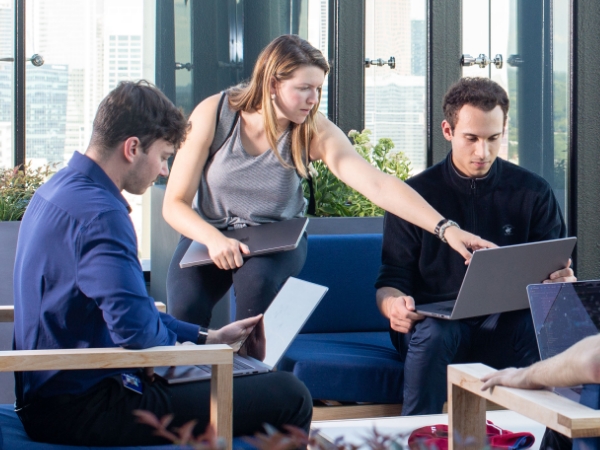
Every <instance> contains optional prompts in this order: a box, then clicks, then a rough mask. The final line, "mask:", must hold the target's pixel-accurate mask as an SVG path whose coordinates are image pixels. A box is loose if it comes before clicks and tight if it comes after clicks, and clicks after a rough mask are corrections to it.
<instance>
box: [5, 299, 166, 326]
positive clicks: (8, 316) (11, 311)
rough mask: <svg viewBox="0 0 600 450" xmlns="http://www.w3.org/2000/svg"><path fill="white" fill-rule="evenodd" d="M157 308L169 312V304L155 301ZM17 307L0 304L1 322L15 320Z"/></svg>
mask: <svg viewBox="0 0 600 450" xmlns="http://www.w3.org/2000/svg"><path fill="white" fill-rule="evenodd" d="M154 304H155V305H156V309H158V310H159V311H160V312H164V313H166V312H167V305H165V304H164V303H163V302H154ZM14 321H15V307H14V306H13V305H0V322H14Z"/></svg>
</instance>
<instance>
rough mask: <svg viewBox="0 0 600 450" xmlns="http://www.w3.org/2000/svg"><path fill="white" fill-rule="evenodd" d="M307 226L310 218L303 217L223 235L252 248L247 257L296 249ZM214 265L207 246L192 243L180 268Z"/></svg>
mask: <svg viewBox="0 0 600 450" xmlns="http://www.w3.org/2000/svg"><path fill="white" fill-rule="evenodd" d="M307 225H308V218H307V217H301V218H298V219H290V220H282V221H280V222H273V223H266V224H264V225H257V226H253V227H244V228H237V229H235V230H226V231H223V234H224V235H225V236H227V237H228V238H232V239H237V240H238V241H240V242H242V243H244V244H246V245H247V246H248V247H249V248H250V254H249V255H244V256H245V257H247V256H256V255H262V254H265V253H274V252H282V251H287V250H293V249H295V248H296V247H298V244H299V243H300V239H301V238H302V235H303V234H304V231H305V230H306V226H307ZM212 263H213V261H212V259H210V256H208V248H207V247H206V245H204V244H200V243H199V242H196V241H192V243H191V244H190V247H189V248H188V250H187V252H186V253H185V255H183V258H181V262H180V263H179V267H181V268H182V269H183V268H185V267H191V266H202V265H205V264H212Z"/></svg>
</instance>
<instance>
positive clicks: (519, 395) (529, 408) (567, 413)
mask: <svg viewBox="0 0 600 450" xmlns="http://www.w3.org/2000/svg"><path fill="white" fill-rule="evenodd" d="M494 371H495V369H493V368H491V367H488V366H486V365H484V364H458V365H450V366H448V414H449V417H448V420H449V422H448V424H449V432H450V439H449V449H450V450H452V449H457V448H463V447H464V443H462V442H460V440H458V439H457V437H472V438H474V439H475V440H476V442H484V439H485V404H486V400H489V401H491V402H494V403H496V404H498V405H500V406H503V407H505V408H506V409H510V410H512V411H515V412H517V413H519V414H522V415H524V416H526V417H529V418H530V419H532V420H535V421H536V422H539V423H541V424H543V425H545V426H547V427H548V428H551V429H553V430H555V431H558V432H559V433H562V434H564V435H565V436H568V437H571V438H579V437H591V436H600V411H597V410H595V409H591V408H588V407H587V406H583V405H581V404H579V403H575V402H574V401H572V400H569V399H567V398H564V397H561V396H559V395H557V394H555V393H553V392H551V391H547V390H525V389H514V388H507V387H503V386H495V387H494V388H493V389H491V390H490V389H488V390H486V391H482V390H481V386H483V382H482V381H480V380H481V377H483V376H484V375H487V374H489V373H491V372H494Z"/></svg>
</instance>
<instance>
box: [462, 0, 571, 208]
mask: <svg viewBox="0 0 600 450" xmlns="http://www.w3.org/2000/svg"><path fill="white" fill-rule="evenodd" d="M550 5H551V7H550V8H549V9H548V8H546V9H544V6H543V5H542V4H541V3H539V2H517V1H516V0H510V1H506V0H490V1H489V2H481V1H480V0H463V53H466V54H470V55H471V56H474V57H477V56H478V55H479V54H480V53H483V54H485V55H486V56H487V57H488V58H489V59H493V58H495V57H496V55H501V56H502V58H503V65H502V68H497V67H496V66H494V65H493V64H490V65H488V66H487V67H485V68H480V67H479V66H477V65H474V66H471V67H463V76H482V77H489V78H491V79H493V80H494V81H496V82H497V83H499V84H500V85H501V86H502V87H504V89H506V91H507V92H508V95H509V99H510V110H509V114H508V121H507V130H506V133H505V135H504V138H503V142H502V148H501V150H500V154H499V156H500V157H501V158H504V159H507V160H509V161H511V162H513V163H515V164H519V165H521V166H523V167H525V168H527V169H529V170H531V171H533V172H535V173H537V174H539V175H541V176H543V177H544V178H545V179H546V181H548V183H550V185H551V186H552V188H553V189H554V193H555V195H556V197H557V199H558V202H559V204H560V206H561V209H562V211H563V214H564V215H565V216H566V215H567V213H568V211H567V209H566V207H567V187H568V186H567V176H566V174H567V173H568V163H569V160H568V151H569V148H568V142H569V135H568V133H569V121H568V117H569V111H568V108H569V97H570V92H569V76H568V74H569V72H568V70H569V58H570V54H569V42H570V36H569V17H570V12H569V1H568V0H552V1H551V2H550ZM548 11H550V13H548ZM544 15H546V17H544ZM550 16H551V17H550ZM550 24H551V25H550Z"/></svg>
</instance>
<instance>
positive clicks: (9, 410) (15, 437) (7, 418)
mask: <svg viewBox="0 0 600 450" xmlns="http://www.w3.org/2000/svg"><path fill="white" fill-rule="evenodd" d="M0 429H1V430H2V433H1V434H0V436H2V437H3V438H4V447H3V446H2V445H1V444H0V449H2V448H5V449H7V450H8V449H10V450H62V449H64V450H75V449H84V448H86V449H90V450H118V449H131V450H133V449H140V450H182V449H185V448H187V447H181V446H179V445H151V446H145V447H74V446H71V445H56V444H44V443H40V442H34V441H32V440H31V439H29V436H27V433H25V429H24V428H23V425H21V421H20V420H19V418H18V417H17V414H16V413H15V411H14V407H13V405H0ZM148 433H152V430H151V429H150V428H148ZM233 448H236V449H239V448H242V449H252V448H254V447H252V446H250V445H249V444H247V443H245V442H244V441H242V440H241V439H234V440H233Z"/></svg>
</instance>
